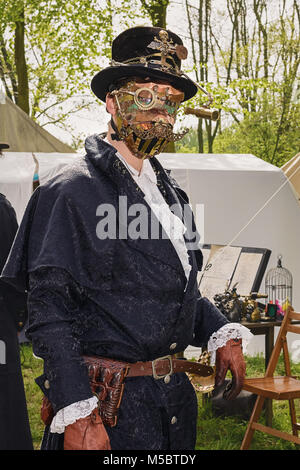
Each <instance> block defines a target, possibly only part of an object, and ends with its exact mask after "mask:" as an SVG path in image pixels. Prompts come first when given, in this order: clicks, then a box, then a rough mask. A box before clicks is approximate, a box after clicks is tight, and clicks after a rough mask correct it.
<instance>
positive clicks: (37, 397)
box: [21, 344, 300, 450]
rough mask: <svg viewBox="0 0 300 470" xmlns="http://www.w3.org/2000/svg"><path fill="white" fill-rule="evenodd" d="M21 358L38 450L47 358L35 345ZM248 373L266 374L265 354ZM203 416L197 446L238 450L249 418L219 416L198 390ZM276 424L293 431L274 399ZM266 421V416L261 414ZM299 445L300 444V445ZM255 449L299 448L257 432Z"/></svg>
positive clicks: (299, 367)
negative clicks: (34, 349) (39, 378)
mask: <svg viewBox="0 0 300 470" xmlns="http://www.w3.org/2000/svg"><path fill="white" fill-rule="evenodd" d="M21 361H22V370H23V377H24V384H25V393H26V398H27V406H28V412H29V420H30V426H31V433H32V438H33V442H34V448H35V449H36V450H38V449H39V447H40V442H41V439H42V435H43V424H42V422H41V420H40V406H41V400H42V392H41V391H40V389H39V387H38V386H37V385H36V384H35V382H34V379H35V377H37V376H38V375H40V374H41V373H42V368H43V361H41V360H40V359H36V358H35V357H34V356H33V355H32V349H31V346H30V345H28V344H23V345H22V346H21ZM246 362H247V376H248V377H254V376H255V377H258V376H263V375H264V358H263V357H262V356H256V357H249V356H246ZM276 374H277V375H280V374H284V366H283V361H282V360H281V361H279V364H278V367H277V369H276ZM292 374H293V375H298V376H300V364H293V363H292ZM198 403H199V417H198V437H197V444H196V449H197V450H201V449H202V450H238V449H239V448H240V446H241V443H242V440H243V436H244V434H245V431H246V428H247V421H244V420H243V419H241V418H240V417H238V416H230V417H216V416H215V415H214V413H213V411H212V408H211V403H210V402H209V401H204V400H202V396H201V394H198ZM295 405H296V411H297V413H298V416H299V413H300V407H299V401H298V402H297V401H295ZM273 410H274V420H273V423H274V427H276V428H277V429H280V430H282V431H286V432H290V430H291V425H290V418H289V409H288V404H287V403H286V402H279V401H277V402H273ZM261 422H262V423H264V416H263V415H262V417H261ZM298 448H299V447H298ZM251 449H256V450H274V449H276V450H294V449H295V450H296V449H297V446H295V445H294V444H292V443H290V442H287V441H283V440H281V439H277V438H275V437H272V436H268V435H266V434H262V433H260V432H256V433H255V434H254V438H253V441H252V445H251Z"/></svg>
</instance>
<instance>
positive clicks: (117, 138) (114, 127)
mask: <svg viewBox="0 0 300 470" xmlns="http://www.w3.org/2000/svg"><path fill="white" fill-rule="evenodd" d="M110 124H111V127H112V128H113V130H114V131H115V132H114V134H111V138H112V140H117V141H118V142H120V141H121V140H122V139H121V138H120V136H119V133H118V129H117V126H116V124H115V122H114V120H113V119H112V118H111V120H110Z"/></svg>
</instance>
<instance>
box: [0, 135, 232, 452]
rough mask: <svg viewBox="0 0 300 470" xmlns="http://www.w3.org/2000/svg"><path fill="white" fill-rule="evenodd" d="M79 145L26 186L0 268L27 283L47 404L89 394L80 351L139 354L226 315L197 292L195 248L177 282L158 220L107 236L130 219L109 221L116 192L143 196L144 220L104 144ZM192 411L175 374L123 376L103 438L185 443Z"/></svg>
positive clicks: (125, 445) (185, 384) (128, 445)
mask: <svg viewBox="0 0 300 470" xmlns="http://www.w3.org/2000/svg"><path fill="white" fill-rule="evenodd" d="M86 151H87V154H86V156H85V157H82V158H79V159H78V162H76V163H75V164H72V165H71V166H69V167H68V168H67V169H65V170H64V171H63V172H62V173H61V174H60V175H59V176H57V177H55V178H53V179H52V180H50V181H49V182H47V183H46V184H45V185H43V186H41V187H39V188H38V189H37V190H36V191H35V193H34V194H33V196H32V199H31V201H30V203H29V205H28V207H27V210H26V213H25V216H24V218H23V221H22V224H21V226H20V229H19V232H18V236H17V237H16V241H15V244H14V247H13V250H12V253H11V256H10V258H9V260H8V263H7V265H6V267H5V269H4V272H3V274H2V275H3V277H4V278H5V280H6V281H8V282H12V283H13V284H14V285H16V286H19V288H20V289H22V288H23V287H24V285H26V286H27V288H28V290H29V294H28V307H29V329H28V332H27V334H28V336H29V338H30V339H31V340H32V343H33V348H34V352H35V354H36V355H38V356H40V357H42V358H43V359H44V364H45V374H44V375H43V376H42V377H39V378H38V379H37V382H38V384H39V385H40V387H41V388H42V390H43V391H44V393H45V394H46V395H47V396H48V397H49V399H50V401H51V402H52V405H53V407H54V410H55V412H57V411H58V410H60V409H61V408H63V407H66V406H67V405H70V404H72V403H74V402H77V401H79V400H84V399H86V398H89V397H91V396H92V395H91V391H90V387H89V383H88V378H87V373H86V370H85V368H84V366H83V364H82V363H81V361H80V356H81V355H82V354H96V355H100V356H106V357H112V358H117V359H121V360H126V361H129V362H135V361H149V360H153V359H155V358H158V357H161V356H165V355H168V354H174V353H177V352H181V351H183V350H184V349H185V348H186V347H187V346H188V345H189V344H191V345H195V346H201V345H202V344H203V343H206V342H207V341H208V339H209V337H210V336H211V334H212V333H213V332H215V331H217V330H218V329H219V328H220V327H222V326H223V325H224V324H225V323H227V320H226V319H225V317H224V316H223V315H222V314H221V313H220V312H219V310H218V309H216V308H215V307H214V306H213V305H212V304H211V303H210V302H209V301H208V300H207V299H205V298H201V295H200V293H199V291H198V287H197V280H196V276H197V272H198V270H200V269H201V265H202V254H201V251H200V250H196V251H195V250H189V251H188V254H189V260H190V263H191V265H192V271H191V274H190V277H189V281H188V284H187V285H186V278H185V274H184V271H183V268H182V265H181V262H180V259H179V258H178V256H177V253H176V251H175V249H174V247H173V245H172V243H171V241H170V240H169V239H168V238H167V237H166V236H165V234H164V232H163V230H162V228H161V227H160V228H161V234H162V236H161V237H160V238H159V239H148V238H137V239H133V238H130V237H124V236H122V237H119V236H118V234H119V233H120V227H121V225H122V224H123V227H122V230H121V232H122V233H123V234H124V227H125V228H126V226H127V227H128V226H129V224H130V223H131V222H132V221H133V219H134V217H130V216H128V220H127V221H125V222H124V219H123V221H122V220H121V222H120V218H119V217H118V215H119V204H120V199H119V198H120V196H126V198H127V199H126V200H127V204H128V207H129V206H131V204H142V205H143V206H145V208H146V209H147V211H148V212H147V213H148V215H149V225H148V226H149V227H150V222H151V221H150V217H151V210H150V208H149V206H148V204H147V203H146V202H145V200H144V194H143V193H142V191H141V190H140V188H139V187H138V186H137V185H136V183H135V182H134V180H133V179H132V177H131V175H130V174H129V173H128V170H127V169H126V167H125V166H124V165H123V163H122V162H121V161H120V159H119V158H118V157H117V156H116V155H115V153H116V150H115V149H114V148H113V147H112V146H111V145H110V144H108V143H105V142H104V141H102V140H101V139H100V138H99V137H98V136H92V137H90V138H88V139H87V141H86ZM150 161H151V164H152V166H153V168H154V171H155V172H156V174H157V178H158V187H159V189H160V190H161V192H162V194H163V196H164V197H165V199H166V201H167V202H168V204H169V205H172V204H174V203H177V204H178V206H179V207H183V204H185V203H186V202H187V198H186V195H185V193H184V192H183V191H181V190H180V188H178V187H177V186H176V184H175V182H174V181H173V180H171V179H170V178H169V176H168V175H167V173H166V172H165V171H164V169H163V168H162V167H161V165H160V163H159V162H158V160H157V159H156V158H152V159H151V160H150ZM123 200H124V199H123ZM102 204H110V205H111V206H110V207H113V208H114V209H115V211H116V220H117V236H116V237H110V238H106V239H100V238H99V231H98V230H97V228H99V225H98V224H99V223H101V220H102V221H103V217H101V216H100V215H101V211H99V209H97V208H99V206H100V207H102V208H103V206H101V205H102ZM102 215H103V213H102ZM191 237H192V234H191V233H187V234H186V239H188V238H191ZM45 380H47V382H46V384H47V387H45ZM196 415H197V403H196V397H195V393H194V390H193V387H192V386H191V384H190V382H189V380H188V378H187V377H186V375H185V374H174V375H173V376H172V378H171V381H170V383H169V384H165V383H164V381H163V380H154V379H153V378H151V377H142V378H127V379H126V386H125V393H124V396H123V400H122V404H121V408H120V412H119V419H118V424H117V426H116V427H114V428H109V429H108V430H107V431H108V433H109V436H110V439H111V445H112V449H123V450H125V449H192V448H193V447H194V445H195V435H196ZM62 439H63V436H61V435H60V437H59V438H58V436H57V435H54V436H53V435H51V434H49V433H48V432H47V433H46V434H45V439H44V444H43V448H59V447H60V446H61V445H62Z"/></svg>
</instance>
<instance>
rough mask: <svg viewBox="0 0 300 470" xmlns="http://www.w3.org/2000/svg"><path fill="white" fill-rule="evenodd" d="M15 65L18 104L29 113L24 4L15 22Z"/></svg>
mask: <svg viewBox="0 0 300 470" xmlns="http://www.w3.org/2000/svg"><path fill="white" fill-rule="evenodd" d="M15 25H16V29H15V66H16V72H17V80H18V85H17V87H18V88H17V89H18V91H17V93H18V94H17V101H16V102H17V105H18V106H19V107H20V108H21V109H22V110H23V111H25V113H27V114H28V115H29V85H28V74H27V64H26V58H25V19H24V6H23V9H22V12H21V13H20V17H19V19H18V21H16V23H15Z"/></svg>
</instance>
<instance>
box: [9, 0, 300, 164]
mask: <svg viewBox="0 0 300 470" xmlns="http://www.w3.org/2000/svg"><path fill="white" fill-rule="evenodd" d="M137 25H148V26H149V25H154V26H159V27H167V28H168V27H170V29H172V30H173V31H174V32H176V33H177V34H179V36H180V37H182V39H183V41H184V44H185V45H186V46H187V48H188V50H189V57H188V60H187V61H184V62H183V64H182V66H183V70H184V72H186V73H188V74H189V76H190V77H191V78H192V79H194V80H196V81H197V82H198V83H199V84H200V85H202V86H204V87H205V88H206V89H207V90H208V91H209V92H210V93H211V94H212V96H213V98H214V102H213V106H214V107H216V108H217V109H219V111H220V116H221V117H220V119H219V120H218V121H217V122H215V123H212V122H210V121H207V120H203V119H198V118H195V117H194V118H193V121H192V123H191V120H190V119H191V118H190V117H189V118H190V119H189V120H187V116H185V115H184V113H183V112H182V114H181V116H180V117H179V125H180V126H183V127H184V126H185V125H186V126H187V127H192V128H193V132H192V136H188V137H186V138H185V139H184V141H183V142H180V143H179V144H178V145H176V148H175V149H174V147H173V148H172V150H173V151H174V150H176V151H178V152H179V151H180V152H194V151H195V152H197V153H206V152H208V153H230V152H234V153H252V154H254V155H256V156H257V157H259V158H262V159H264V160H266V161H268V162H270V163H272V164H274V165H277V166H282V164H283V163H285V162H286V161H287V160H289V159H290V158H291V157H293V156H294V155H295V154H296V153H298V152H299V151H300V133H299V118H300V81H299V64H300V54H299V50H300V35H299V25H300V6H299V2H298V0H114V1H112V0H49V1H46V0H43V1H40V0H0V82H1V83H2V85H3V87H4V89H5V91H6V93H7V95H8V96H9V97H10V98H11V99H12V100H13V101H14V102H15V103H16V104H18V106H20V107H21V108H22V109H23V110H24V111H25V112H26V113H28V114H29V115H30V116H31V117H32V118H33V119H34V120H36V121H37V122H38V123H39V124H40V125H41V126H45V127H46V128H48V130H50V131H52V132H53V133H54V134H55V132H56V131H57V130H58V129H63V130H64V131H66V133H67V134H68V143H69V144H72V145H73V146H74V148H78V147H80V146H81V145H82V142H83V140H84V138H85V137H86V136H85V135H82V133H81V128H80V130H79V127H80V126H77V128H76V126H75V127H74V119H76V116H77V117H79V116H80V115H81V113H83V111H84V110H89V111H91V112H92V111H93V115H89V114H88V115H89V116H90V120H91V121H92V120H94V122H95V121H96V122H97V123H98V121H99V126H100V122H101V119H102V121H103V117H102V118H101V116H100V113H97V109H99V106H102V107H103V104H101V103H100V102H98V105H97V106H95V105H96V100H95V98H94V97H93V96H92V94H91V91H90V80H91V77H92V76H93V75H94V74H95V73H96V72H97V71H98V70H100V69H102V68H104V67H106V66H108V65H109V60H110V54H111V43H112V40H113V38H114V37H115V36H116V35H117V34H119V33H120V32H121V31H122V30H124V29H126V28H128V27H132V26H137ZM206 101H207V95H206V94H205V93H198V94H197V96H196V97H195V98H193V99H192V100H190V101H189V102H188V103H187V105H188V106H190V107H192V108H195V107H199V106H201V105H202V104H203V103H205V102H206ZM88 115H86V117H85V118H86V119H89V118H88ZM81 122H82V121H81ZM49 126H50V127H49ZM55 129H56V131H55ZM100 131H103V129H101V130H100ZM55 135H56V134H55ZM169 150H170V149H169Z"/></svg>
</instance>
